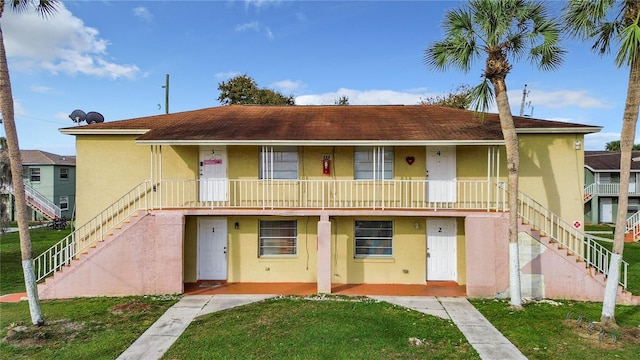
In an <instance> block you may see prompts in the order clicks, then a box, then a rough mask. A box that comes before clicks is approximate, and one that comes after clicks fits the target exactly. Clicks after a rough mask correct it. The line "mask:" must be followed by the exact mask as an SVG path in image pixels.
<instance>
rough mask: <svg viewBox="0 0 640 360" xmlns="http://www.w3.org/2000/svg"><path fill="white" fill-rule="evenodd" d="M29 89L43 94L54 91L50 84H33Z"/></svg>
mask: <svg viewBox="0 0 640 360" xmlns="http://www.w3.org/2000/svg"><path fill="white" fill-rule="evenodd" d="M29 89H30V90H31V91H33V92H35V93H41V94H45V93H50V92H52V91H53V89H52V88H50V87H48V86H31V87H30V88H29Z"/></svg>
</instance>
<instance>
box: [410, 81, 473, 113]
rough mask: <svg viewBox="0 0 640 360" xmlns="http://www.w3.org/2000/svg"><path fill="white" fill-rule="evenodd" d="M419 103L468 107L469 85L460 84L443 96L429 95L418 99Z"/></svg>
mask: <svg viewBox="0 0 640 360" xmlns="http://www.w3.org/2000/svg"><path fill="white" fill-rule="evenodd" d="M420 105H438V106H447V107H452V108H456V109H468V108H469V106H470V105H471V87H470V86H469V85H466V84H465V85H460V86H458V87H457V88H456V89H455V90H452V91H451V92H450V93H449V94H447V95H444V96H430V97H428V98H426V99H421V100H420Z"/></svg>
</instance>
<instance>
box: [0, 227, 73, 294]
mask: <svg viewBox="0 0 640 360" xmlns="http://www.w3.org/2000/svg"><path fill="white" fill-rule="evenodd" d="M70 232H71V229H70V228H67V229H66V230H50V229H47V228H39V229H32V230H31V232H30V235H31V248H32V250H33V254H34V257H35V256H38V255H40V254H41V253H42V252H44V251H45V250H47V249H48V248H50V247H51V246H53V245H54V244H55V243H57V242H58V241H60V240H62V239H63V238H64V237H65V236H67V235H68V234H69V233H70ZM21 259H22V257H21V255H20V238H19V235H18V232H12V233H7V234H2V235H0V295H4V294H11V293H16V292H24V291H25V287H24V276H23V274H22V260H21Z"/></svg>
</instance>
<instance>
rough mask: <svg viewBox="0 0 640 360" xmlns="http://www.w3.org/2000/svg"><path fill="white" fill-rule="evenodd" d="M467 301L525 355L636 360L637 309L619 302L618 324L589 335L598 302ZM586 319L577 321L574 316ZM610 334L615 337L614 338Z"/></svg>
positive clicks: (639, 353) (639, 341)
mask: <svg viewBox="0 0 640 360" xmlns="http://www.w3.org/2000/svg"><path fill="white" fill-rule="evenodd" d="M470 301H471V303H472V304H473V305H474V306H475V307H476V308H477V309H478V310H479V311H480V312H481V313H482V314H483V315H484V316H485V317H486V318H487V319H488V320H489V321H490V322H491V323H492V324H493V325H494V326H495V327H496V328H497V329H498V330H500V332H502V334H504V335H505V336H506V337H507V338H508V339H509V340H510V341H511V342H512V343H513V344H514V345H515V346H516V347H517V348H518V349H520V351H521V352H522V353H523V354H524V355H525V356H526V357H527V358H529V359H531V360H534V359H554V360H563V359H567V360H569V359H571V360H573V359H581V360H602V359H640V327H638V325H639V324H640V309H638V307H637V306H617V307H616V312H615V314H616V320H617V322H618V325H619V326H620V327H619V328H618V329H615V330H611V331H605V332H604V336H603V341H602V342H601V341H600V339H599V333H600V331H599V328H595V331H594V332H593V333H592V334H589V332H588V323H589V322H590V321H597V320H599V319H600V313H601V312H602V304H599V303H584V302H575V301H560V302H558V304H559V305H556V304H554V302H550V301H548V302H541V303H532V304H528V305H525V310H524V311H512V310H511V309H510V308H509V305H508V304H507V302H505V301H498V300H470ZM579 317H582V318H583V319H588V320H585V321H584V322H583V323H582V324H581V326H578V321H577V320H578V318H579ZM611 334H614V335H615V336H616V342H615V343H613V340H612V337H611Z"/></svg>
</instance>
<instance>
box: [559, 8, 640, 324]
mask: <svg viewBox="0 0 640 360" xmlns="http://www.w3.org/2000/svg"><path fill="white" fill-rule="evenodd" d="M565 22H566V27H567V29H568V31H569V34H570V35H573V36H575V37H578V38H579V39H581V40H583V41H594V42H593V45H592V47H591V49H592V50H594V51H596V52H597V53H598V54H600V55H605V54H608V53H609V52H610V50H611V46H612V45H613V44H616V45H615V46H618V48H617V53H616V58H615V64H616V65H617V66H618V67H623V66H624V67H626V66H628V67H629V82H628V84H627V86H628V87H627V100H626V103H625V107H624V114H623V115H622V133H621V134H620V143H619V149H620V195H619V197H618V212H617V215H616V216H617V217H616V230H615V233H614V235H613V253H612V255H611V259H610V260H609V273H608V274H607V283H606V285H605V291H604V299H603V302H602V314H601V316H600V321H601V322H602V323H604V324H605V325H609V324H615V322H616V320H615V316H614V315H615V307H616V297H617V294H618V283H619V280H620V266H621V263H622V252H623V251H624V233H625V229H626V218H627V205H628V204H629V179H630V175H631V157H632V154H631V150H632V148H633V142H634V140H635V136H636V124H637V122H638V107H640V0H623V1H615V0H591V1H584V0H571V1H569V4H568V5H567V6H566V12H565ZM607 145H608V144H607Z"/></svg>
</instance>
